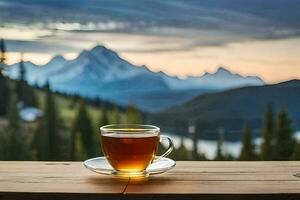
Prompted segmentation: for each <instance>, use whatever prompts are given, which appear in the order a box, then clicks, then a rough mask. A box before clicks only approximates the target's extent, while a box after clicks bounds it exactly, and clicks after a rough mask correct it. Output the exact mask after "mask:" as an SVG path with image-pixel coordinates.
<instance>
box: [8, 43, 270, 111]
mask: <svg viewBox="0 0 300 200" xmlns="http://www.w3.org/2000/svg"><path fill="white" fill-rule="evenodd" d="M24 65H25V69H26V78H27V81H28V82H29V83H30V84H32V85H34V84H38V85H40V86H42V85H44V84H45V83H46V81H49V83H50V85H51V89H52V90H55V91H60V92H64V93H69V94H79V95H81V96H84V97H90V98H103V99H107V100H111V101H113V102H116V103H119V104H121V105H127V104H129V103H131V104H134V105H136V106H138V107H139V108H140V109H142V110H145V111H152V112H155V111H159V110H161V109H164V108H167V107H170V106H173V105H178V104H180V103H183V102H184V101H187V100H189V99H191V98H193V97H195V96H197V95H199V94H203V93H207V92H212V91H217V90H225V89H229V88H235V87H241V86H246V85H263V84H264V82H263V80H261V79H260V78H259V77H255V76H248V77H244V76H241V75H239V74H233V73H231V72H230V71H228V70H226V69H225V68H223V67H220V68H219V69H218V70H217V71H216V72H215V73H212V74H210V73H205V74H203V75H200V76H194V77H187V78H185V79H180V78H178V77H173V76H169V75H167V74H165V73H163V72H157V73H156V72H152V71H151V70H149V69H148V68H147V67H146V66H135V65H133V64H131V63H129V62H127V61H126V60H124V59H122V58H121V57H120V56H119V55H118V54H117V53H116V52H114V51H113V50H111V49H107V48H106V47H104V46H101V45H98V46H96V47H94V48H93V49H91V50H89V51H87V50H84V51H82V52H81V53H80V54H79V56H78V57H77V58H75V59H73V60H65V59H64V58H63V57H62V56H59V55H58V56H55V57H53V59H52V60H50V61H49V62H48V63H47V64H45V65H41V66H38V65H35V64H33V63H31V62H25V63H24ZM6 73H7V75H8V76H9V77H11V78H13V79H17V78H18V76H19V63H16V64H14V65H11V66H10V68H9V69H8V71H7V72H6Z"/></svg>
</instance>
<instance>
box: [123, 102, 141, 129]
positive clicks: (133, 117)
mask: <svg viewBox="0 0 300 200" xmlns="http://www.w3.org/2000/svg"><path fill="white" fill-rule="evenodd" d="M126 123H127V124H140V123H142V115H141V113H140V112H139V111H138V110H137V109H136V108H135V107H134V106H133V105H129V106H128V107H127V116H126Z"/></svg>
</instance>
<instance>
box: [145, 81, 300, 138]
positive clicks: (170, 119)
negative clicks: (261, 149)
mask: <svg viewBox="0 0 300 200" xmlns="http://www.w3.org/2000/svg"><path fill="white" fill-rule="evenodd" d="M299 102H300V80H291V81H287V82H282V83H279V84H274V85H264V86H248V87H242V88H237V89H231V90H226V91H222V92H216V93H211V94H204V95H200V96H198V97H196V98H194V99H192V100H189V101H187V102H186V103H184V104H182V105H180V106H175V107H172V108H169V109H166V110H164V111H162V112H159V113H156V114H153V115H152V116H151V119H150V123H152V124H156V125H158V126H159V127H161V128H162V129H163V130H165V131H167V132H168V131H169V132H173V133H174V132H176V133H177V134H181V135H183V134H187V127H188V125H189V124H190V123H194V124H196V126H197V129H198V131H197V132H198V133H199V137H200V138H202V139H203V138H206V139H217V138H218V137H219V135H218V133H219V130H220V129H223V130H224V131H225V139H226V140H240V139H241V136H242V129H243V127H244V125H245V122H248V123H249V124H250V127H251V129H252V134H253V135H255V136H261V134H262V133H261V128H262V125H263V118H264V113H265V111H266V109H267V106H268V104H270V103H271V104H272V105H273V107H274V111H275V112H278V111H279V110H280V109H281V107H284V108H285V109H286V110H287V111H288V113H289V115H290V117H291V119H292V120H293V128H294V130H299V129H300V106H299ZM274 117H275V118H276V116H274Z"/></svg>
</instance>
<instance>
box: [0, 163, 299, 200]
mask: <svg viewBox="0 0 300 200" xmlns="http://www.w3.org/2000/svg"><path fill="white" fill-rule="evenodd" d="M2 199H39V200H40V199H51V200H56V199H57V200H58V199H78V200H79V199H85V200H86V199H108V200H109V199H132V200H134V199H200V200H201V199H205V200H210V199H226V200H227V199H228V200H229V199H230V200H231V199H300V162H177V166H176V167H175V168H174V169H172V170H171V171H169V172H167V173H165V174H161V175H156V176H150V177H149V179H148V181H144V182H136V181H133V180H117V179H114V178H112V177H111V176H105V175H100V174H95V173H93V172H90V171H89V170H87V169H85V168H84V167H83V165H82V163H81V162H0V200H2Z"/></svg>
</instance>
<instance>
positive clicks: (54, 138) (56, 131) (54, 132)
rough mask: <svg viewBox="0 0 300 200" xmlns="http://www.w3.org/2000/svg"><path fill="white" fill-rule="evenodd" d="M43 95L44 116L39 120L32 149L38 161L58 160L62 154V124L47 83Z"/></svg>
mask: <svg viewBox="0 0 300 200" xmlns="http://www.w3.org/2000/svg"><path fill="white" fill-rule="evenodd" d="M45 93H46V94H45V107H44V116H43V118H42V119H40V120H39V124H38V127H37V130H36V134H35V139H34V147H35V149H36V151H37V152H36V153H37V157H38V159H39V160H60V159H62V156H61V155H62V154H63V153H62V150H61V148H62V145H63V144H62V140H61V135H60V130H61V129H62V128H63V122H62V120H61V119H60V117H59V115H58V111H57V107H56V102H55V97H54V95H53V94H52V92H51V91H50V85H49V83H46V86H45Z"/></svg>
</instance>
